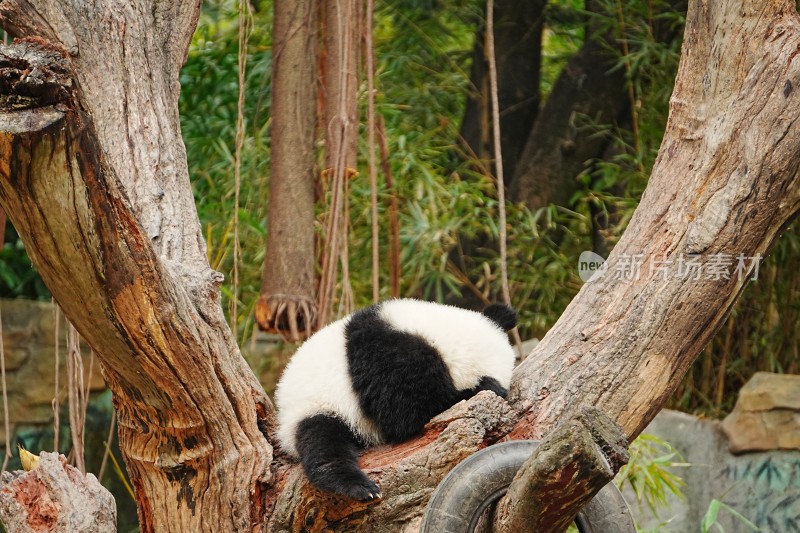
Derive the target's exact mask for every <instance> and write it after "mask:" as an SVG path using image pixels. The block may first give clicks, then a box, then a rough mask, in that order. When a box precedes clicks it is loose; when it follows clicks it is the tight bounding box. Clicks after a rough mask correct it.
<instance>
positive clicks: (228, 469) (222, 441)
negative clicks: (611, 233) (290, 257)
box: [0, 0, 800, 532]
mask: <svg viewBox="0 0 800 533" xmlns="http://www.w3.org/2000/svg"><path fill="white" fill-rule="evenodd" d="M197 9H198V5H197V4H174V3H167V4H161V3H158V2H147V1H144V0H142V1H140V2H131V3H130V4H127V5H126V6H121V5H119V4H118V3H116V2H109V3H108V4H106V3H104V2H103V1H102V0H98V1H97V2H94V3H92V4H91V5H87V4H85V3H83V2H79V1H77V0H76V1H75V3H74V4H70V3H67V2H63V0H59V1H55V0H42V1H40V2H37V6H36V8H34V7H32V6H31V5H30V4H28V3H27V2H25V1H23V0H7V1H5V2H3V3H0V14H1V15H2V22H3V25H4V26H5V27H10V28H12V29H13V30H14V32H15V33H16V34H18V35H27V36H36V37H39V38H41V39H44V40H46V41H49V42H50V43H54V44H60V45H63V46H64V48H65V49H66V52H67V53H65V54H64V55H62V54H60V53H58V51H56V50H54V49H53V48H52V47H49V51H48V47H47V46H46V47H45V48H41V47H39V48H37V47H33V45H31V44H21V45H16V46H13V47H10V48H4V50H3V54H4V57H3V58H2V59H1V60H0V88H1V89H2V92H3V94H5V95H8V94H9V93H12V94H16V95H17V96H19V97H18V98H14V97H7V98H4V99H3V103H4V105H3V107H4V109H5V112H3V113H2V115H0V132H2V133H0V204H2V207H3V208H4V209H5V210H6V212H7V213H8V215H9V216H10V217H11V219H12V221H13V222H14V224H15V226H16V227H17V229H18V230H19V231H20V234H21V236H22V238H23V240H24V242H25V243H26V247H27V249H28V250H29V251H30V253H31V255H32V260H33V261H34V263H35V264H36V266H37V268H38V269H39V270H40V272H41V274H42V277H43V279H44V280H45V282H46V283H47V284H48V286H49V287H50V289H51V291H52V292H53V294H54V295H55V297H56V299H57V300H58V301H59V303H60V304H61V306H62V307H63V308H64V310H65V312H66V313H67V315H68V316H69V318H70V320H71V321H72V322H73V323H74V324H75V325H76V327H77V328H78V329H79V331H80V332H81V334H82V335H83V336H84V337H85V338H86V339H87V341H88V342H89V343H90V345H91V346H92V347H93V348H94V350H95V351H96V353H97V354H98V356H99V357H100V358H101V360H102V364H103V368H104V372H105V375H106V378H107V380H108V382H109V385H110V387H111V388H112V390H113V392H114V400H115V406H116V409H117V411H118V414H119V419H120V445H121V447H122V449H123V451H124V454H125V460H126V463H127V466H128V470H129V473H130V476H131V479H132V481H133V482H134V485H135V488H136V495H137V500H138V502H139V512H140V517H141V522H142V531H146V532H149V531H155V530H158V531H291V532H294V531H298V530H300V528H303V529H305V530H307V531H323V530H334V531H381V532H387V531H414V529H415V526H416V525H417V524H418V523H419V517H420V515H421V513H422V510H423V508H424V506H425V503H426V502H427V500H428V498H429V496H430V493H431V490H432V489H433V488H434V487H435V486H436V484H437V483H438V482H439V481H440V480H441V479H442V477H443V476H444V475H445V474H446V473H447V472H448V471H449V470H450V469H452V468H453V466H454V465H455V464H456V463H457V462H459V461H460V460H462V459H464V458H465V457H467V456H469V455H470V454H472V453H474V452H475V451H476V450H478V449H480V448H482V447H485V446H486V445H488V444H490V443H492V442H496V441H498V440H500V439H512V438H523V437H524V438H531V437H532V438H535V437H539V436H541V435H544V434H546V433H547V432H548V431H549V430H551V429H552V428H553V427H555V425H556V423H557V422H558V421H559V420H564V419H568V418H571V417H573V416H574V415H575V414H576V413H578V412H579V411H580V410H581V408H582V407H583V406H585V405H596V406H598V407H599V408H600V409H601V410H603V411H604V412H605V413H606V414H608V415H609V416H610V417H611V418H612V419H614V420H615V421H616V422H617V423H619V424H620V425H621V426H622V427H623V428H624V429H625V432H626V434H627V436H628V437H629V438H632V437H634V436H636V435H637V434H638V433H639V432H640V431H641V430H642V428H644V427H645V425H646V424H647V423H648V422H649V421H650V420H651V419H652V417H653V416H655V414H656V412H658V410H659V409H660V407H661V406H662V405H663V403H664V402H665V401H666V399H667V397H668V396H669V395H670V393H671V392H672V391H673V390H674V389H675V387H676V386H677V385H678V382H679V380H680V378H681V376H682V375H683V374H684V372H685V371H686V369H687V367H688V365H689V364H690V363H691V361H692V360H693V359H694V358H695V357H696V355H697V354H698V353H699V351H700V349H701V348H702V346H703V345H704V344H705V343H706V342H707V341H708V339H709V338H710V337H711V335H712V334H713V333H714V330H715V328H716V327H717V326H718V325H719V324H720V322H721V320H722V319H723V318H724V317H725V316H726V314H727V313H728V311H729V309H730V307H731V305H732V303H733V301H734V300H735V299H736V297H737V296H738V295H739V294H740V293H741V291H742V290H743V288H744V286H745V285H746V276H742V277H738V276H736V275H732V276H730V279H726V278H724V277H720V279H713V278H708V277H707V276H699V277H698V279H694V277H693V276H680V275H678V271H677V270H678V266H679V261H678V258H679V257H681V254H686V255H689V254H700V259H701V260H709V261H711V260H712V259H714V258H717V260H718V259H719V257H720V255H719V254H728V255H729V256H732V257H735V256H737V255H739V254H742V255H744V256H747V257H753V256H756V255H758V254H760V255H764V254H765V253H766V252H767V251H768V249H769V248H770V246H771V245H772V243H773V242H774V241H775V239H776V238H777V237H778V235H779V234H780V232H781V231H782V229H783V228H785V227H786V225H787V224H788V223H789V222H790V221H791V220H792V219H793V218H794V217H795V216H796V215H797V213H798V210H800V183H798V181H800V178H799V177H798V169H799V168H800V129H798V128H796V127H795V125H796V121H797V119H798V117H800V108H798V105H797V99H798V98H800V93H798V91H797V90H796V89H795V87H796V86H797V85H798V83H800V54H798V53H797V50H798V43H800V18H799V17H798V15H797V13H796V10H795V6H794V3H793V2H791V1H789V0H780V1H774V2H768V3H764V2H761V1H759V0H744V1H742V0H720V1H718V2H713V3H708V2H702V1H700V0H696V1H693V2H692V3H691V6H690V9H689V15H688V18H687V27H686V38H685V41H684V50H683V58H682V61H681V66H680V69H679V74H678V79H677V82H676V86H675V93H674V95H673V98H672V102H671V116H670V119H669V123H668V126H667V132H666V134H665V137H664V142H663V145H662V148H661V152H660V154H659V157H658V160H657V163H656V165H655V168H654V170H653V175H652V177H651V180H650V183H649V186H648V188H647V191H646V192H645V194H644V196H643V198H642V202H641V204H640V207H639V209H638V210H637V212H636V214H635V216H634V218H633V220H632V221H631V224H630V226H629V228H628V231H627V232H626V233H625V235H624V236H623V238H622V239H621V241H620V242H619V244H618V245H617V247H616V249H615V250H614V252H613V253H612V254H611V256H610V257H609V260H608V264H609V267H608V268H609V271H608V273H607V274H606V275H605V276H603V277H601V278H600V279H599V280H597V281H595V282H592V283H589V284H587V285H586V286H584V288H583V289H582V290H581V292H580V293H579V294H578V296H577V297H576V298H575V300H574V301H573V303H572V304H571V305H570V307H569V308H568V309H567V311H566V312H565V313H564V316H563V317H562V318H561V320H559V322H558V323H557V324H556V326H555V327H554V328H553V329H552V330H551V331H550V333H549V334H548V335H547V336H546V337H545V338H544V339H543V340H542V342H541V343H540V344H539V345H538V346H537V348H536V350H535V351H534V352H533V353H532V354H531V356H529V357H528V359H527V360H526V361H525V362H524V363H523V364H522V365H521V366H520V367H519V368H518V369H517V371H516V372H515V374H514V380H513V384H512V391H511V397H510V402H508V403H507V402H505V401H503V400H501V399H499V398H498V397H497V396H495V395H493V394H491V393H489V392H484V393H481V394H479V395H478V396H476V397H475V398H473V399H471V400H470V401H468V402H462V403H460V404H458V405H456V406H455V407H454V408H452V409H450V410H449V411H447V412H446V413H443V414H441V415H439V416H438V417H436V418H435V419H434V420H433V421H432V422H431V423H430V424H429V425H428V426H427V427H426V429H425V432H424V434H423V435H422V436H420V437H419V438H416V439H414V440H412V441H409V442H407V443H404V444H402V445H398V446H394V447H382V448H378V449H375V450H371V451H369V452H368V453H367V454H365V456H364V457H363V458H362V466H363V467H364V468H365V469H367V471H368V472H369V473H370V474H371V475H372V476H373V477H375V478H376V479H377V480H378V481H379V482H380V483H381V485H382V488H383V493H384V494H385V495H386V497H385V499H384V500H382V501H380V502H374V503H369V504H364V503H354V502H349V501H343V500H339V499H336V498H331V497H329V496H327V495H324V494H320V493H319V492H317V491H315V490H314V489H313V488H311V487H309V485H308V484H307V482H306V481H305V479H304V477H303V475H302V473H301V471H300V469H299V468H298V467H297V465H294V464H291V462H290V461H289V460H288V459H287V458H286V457H284V456H282V455H276V456H275V457H274V462H273V455H272V448H271V446H270V444H269V440H268V436H269V429H270V423H271V416H272V407H271V404H270V403H269V401H268V400H267V398H266V396H265V395H264V393H263V390H262V389H261V388H260V386H259V385H258V383H257V382H256V380H255V378H254V377H253V375H252V372H251V371H250V370H249V369H248V368H247V367H246V365H245V363H244V361H243V360H242V358H241V357H240V355H239V353H238V350H237V348H236V346H235V345H234V343H233V341H232V336H231V334H230V331H229V329H228V327H227V324H226V323H225V321H224V319H223V316H222V312H221V309H220V306H219V291H218V285H219V283H220V282H221V278H220V276H219V274H217V273H215V272H213V271H212V270H211V269H209V268H208V264H207V262H206V260H205V257H204V245H203V242H202V240H201V238H200V231H199V225H198V223H197V217H196V213H195V210H194V206H193V204H192V202H191V194H190V189H189V183H188V178H187V172H186V162H185V155H184V152H183V147H182V145H181V141H180V136H179V130H178V121H177V87H178V84H177V73H178V69H179V67H180V64H181V62H182V61H183V58H184V56H185V51H186V46H187V43H188V42H189V36H190V34H191V30H192V29H193V27H194V23H195V21H196V17H197ZM31 47H33V50H30V48H31ZM26 48H27V49H28V50H27V51H26ZM21 54H22V55H25V54H28V55H33V56H42V55H43V54H44V55H47V57H42V58H41V61H43V62H44V64H46V65H50V70H49V71H48V70H47V69H46V68H43V67H36V68H34V67H33V66H32V65H31V63H30V61H33V60H35V58H31V59H30V60H28V59H25V58H22V59H21V58H20V57H19V56H20V55H21ZM48 73H49V74H48ZM59 73H60V74H59ZM50 74H52V75H53V77H54V78H57V79H58V81H55V82H47V83H51V85H52V88H53V90H50V91H44V92H47V95H48V98H44V99H39V100H37V99H36V98H35V97H37V95H38V96H41V94H42V84H43V82H42V81H41V80H43V79H49V77H48V76H50ZM56 74H58V75H56ZM70 76H74V77H75V80H76V81H77V83H70V82H69V78H70ZM47 83H45V84H44V85H45V87H51V85H47ZM55 101H58V102H60V103H59V104H56V105H55V106H54V105H53V103H54V102H55ZM20 102H25V103H26V105H25V106H23V107H25V108H20V105H21V104H20ZM14 109H16V110H14ZM639 255H641V258H642V261H643V266H642V268H641V272H640V273H641V275H640V276H639V277H638V278H637V277H633V276H632V278H633V279H630V280H627V279H615V276H614V275H613V272H614V271H615V269H616V267H619V266H622V265H624V264H625V263H626V260H627V258H630V257H634V256H639ZM651 259H653V260H658V261H662V262H661V263H658V264H657V265H656V266H657V267H659V268H656V269H650V268H649V261H650V260H651ZM668 260H673V261H674V262H673V263H672V264H668V263H664V262H663V261H668ZM750 266H751V264H750V263H748V264H747V267H750ZM663 274H666V276H663ZM662 278H663V279H662ZM577 481H579V480H576V482H577ZM512 503H513V502H512ZM565 512H571V510H570V509H565Z"/></svg>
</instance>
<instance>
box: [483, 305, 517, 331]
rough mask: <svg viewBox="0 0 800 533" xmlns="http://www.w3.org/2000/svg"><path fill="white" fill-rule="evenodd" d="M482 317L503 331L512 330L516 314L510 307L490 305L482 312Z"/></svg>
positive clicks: (515, 323)
mask: <svg viewBox="0 0 800 533" xmlns="http://www.w3.org/2000/svg"><path fill="white" fill-rule="evenodd" d="M483 316H485V317H486V318H488V319H490V320H491V321H492V322H494V323H495V324H497V325H498V326H500V327H501V328H503V331H509V330H511V329H514V326H516V325H517V312H516V311H514V309H512V307H511V306H510V305H506V304H492V305H490V306H488V307H487V308H486V309H484V310H483Z"/></svg>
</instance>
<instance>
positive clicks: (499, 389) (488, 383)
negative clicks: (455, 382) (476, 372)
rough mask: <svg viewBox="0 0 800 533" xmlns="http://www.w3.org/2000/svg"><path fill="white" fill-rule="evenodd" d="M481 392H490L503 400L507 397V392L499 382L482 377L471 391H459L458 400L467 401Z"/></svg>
mask: <svg viewBox="0 0 800 533" xmlns="http://www.w3.org/2000/svg"><path fill="white" fill-rule="evenodd" d="M482 390H490V391H492V392H493V393H495V394H497V395H498V396H500V397H501V398H503V399H505V398H507V397H508V391H507V390H506V388H505V387H503V386H502V385H500V382H499V381H497V380H496V379H494V378H490V377H489V376H483V377H482V378H481V380H480V381H479V382H478V384H477V385H476V386H474V387H472V388H471V389H467V390H465V391H461V397H460V398H459V400H469V399H470V398H472V397H473V396H475V395H476V394H478V393H479V392H480V391H482Z"/></svg>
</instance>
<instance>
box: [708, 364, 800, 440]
mask: <svg viewBox="0 0 800 533" xmlns="http://www.w3.org/2000/svg"><path fill="white" fill-rule="evenodd" d="M722 430H723V431H724V432H725V435H726V436H727V437H728V440H729V446H730V451H731V452H733V453H743V452H751V451H767V450H800V376H794V375H785V374H771V373H768V372H759V373H757V374H756V375H755V376H753V378H752V379H751V380H750V381H748V382H747V383H746V384H745V386H744V387H742V390H741V391H740V392H739V398H738V400H737V401H736V407H735V408H734V409H733V412H732V413H731V414H730V415H728V417H727V418H725V420H724V421H723V422H722Z"/></svg>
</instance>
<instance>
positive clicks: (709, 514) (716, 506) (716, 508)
mask: <svg viewBox="0 0 800 533" xmlns="http://www.w3.org/2000/svg"><path fill="white" fill-rule="evenodd" d="M722 510H725V511H727V512H729V513H731V514H732V515H733V516H734V518H736V520H738V521H739V522H741V523H742V524H744V525H745V526H747V528H748V529H750V530H751V531H759V527H758V526H756V525H755V524H754V523H752V522H751V521H750V520H748V519H747V518H745V517H744V516H742V514H741V513H739V512H737V511H736V510H735V509H734V508H733V507H731V506H730V505H728V504H725V503H723V502H721V501H720V500H717V499H714V500H711V503H709V504H708V510H706V514H705V515H704V516H703V521H702V522H701V523H700V533H710V532H711V531H719V532H720V533H725V529H723V527H722V526H721V525H719V522H717V516H718V515H719V512H720V511H722ZM714 526H717V528H716V529H712V528H713V527H714Z"/></svg>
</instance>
